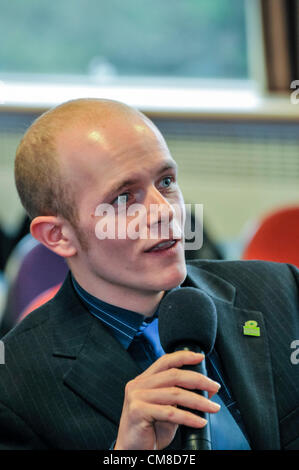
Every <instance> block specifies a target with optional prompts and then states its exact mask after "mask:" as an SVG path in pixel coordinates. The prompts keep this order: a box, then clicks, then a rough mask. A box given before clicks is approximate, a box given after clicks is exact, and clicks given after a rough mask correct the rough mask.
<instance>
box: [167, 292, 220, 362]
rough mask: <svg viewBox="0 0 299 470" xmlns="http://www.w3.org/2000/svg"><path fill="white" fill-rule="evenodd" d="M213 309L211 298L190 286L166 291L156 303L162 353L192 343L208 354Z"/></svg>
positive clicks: (213, 327)
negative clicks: (159, 301) (159, 302)
mask: <svg viewBox="0 0 299 470" xmlns="http://www.w3.org/2000/svg"><path fill="white" fill-rule="evenodd" d="M216 331H217V313H216V307H215V304H214V302H213V301H212V300H211V298H210V297H209V296H208V295H207V294H205V293H204V292H202V291H200V290H199V289H196V288H194V287H181V288H179V289H175V290H173V291H171V292H169V293H168V294H167V295H166V297H165V299H163V300H162V301H161V304H160V307H159V335H160V341H161V345H162V347H163V349H164V351H165V352H166V353H170V352H173V351H174V350H175V349H176V347H178V346H182V345H186V346H187V345H189V344H196V345H197V346H199V347H200V349H201V350H202V351H203V352H204V353H205V354H206V355H208V354H209V353H210V352H211V351H212V349H213V347H214V343H215V338H216Z"/></svg>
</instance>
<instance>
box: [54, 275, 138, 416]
mask: <svg viewBox="0 0 299 470" xmlns="http://www.w3.org/2000/svg"><path fill="white" fill-rule="evenodd" d="M53 302H55V303H56V305H55V314H54V316H53V318H52V325H53V355H54V356H56V357H64V358H65V357H68V358H72V359H74V361H73V363H72V365H71V367H70V368H69V369H68V371H67V372H66V373H65V375H64V377H63V381H64V383H65V385H66V386H68V387H70V388H71V389H72V390H73V391H74V392H75V393H77V394H78V395H80V396H81V398H83V399H84V400H85V401H86V402H88V403H89V404H90V405H92V406H93V407H95V408H96V409H97V410H99V411H100V412H101V413H102V414H104V415H105V416H106V417H107V418H108V419H110V420H112V421H114V422H115V423H118V422H119V419H120V415H121V411H122V404H123V399H124V389H125V385H126V383H127V382H128V381H129V380H131V379H132V378H134V377H136V375H138V374H139V373H140V372H139V370H138V368H137V365H136V364H135V362H134V361H133V360H132V358H131V357H130V355H129V354H128V352H127V351H126V350H125V349H124V348H123V347H122V345H121V344H120V343H119V342H118V341H117V340H116V339H115V338H114V337H113V336H112V335H111V334H110V333H109V332H108V330H107V329H106V327H105V326H104V325H103V324H102V322H101V321H100V320H99V319H97V318H95V317H94V316H93V315H91V314H90V313H89V312H88V311H87V310H86V308H85V307H84V306H83V304H82V303H81V301H80V300H79V298H78V297H77V294H76V293H75V292H74V289H73V287H72V284H71V279H70V276H68V277H67V279H66V281H65V283H64V285H63V287H62V288H61V290H60V291H59V293H58V294H57V296H56V297H55V299H54V300H53Z"/></svg>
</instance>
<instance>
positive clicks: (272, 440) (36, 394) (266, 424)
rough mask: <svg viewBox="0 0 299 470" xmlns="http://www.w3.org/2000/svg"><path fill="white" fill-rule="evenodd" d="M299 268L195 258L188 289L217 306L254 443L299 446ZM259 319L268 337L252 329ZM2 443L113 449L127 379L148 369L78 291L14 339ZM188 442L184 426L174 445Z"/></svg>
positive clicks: (226, 357) (27, 323) (226, 360)
mask: <svg viewBox="0 0 299 470" xmlns="http://www.w3.org/2000/svg"><path fill="white" fill-rule="evenodd" d="M298 282H299V271H298V270H297V269H296V268H295V267H293V266H288V265H283V264H276V263H265V262H258V261H249V262H245V261H231V262H228V261H192V262H191V263H190V264H189V265H188V276H187V278H186V281H185V282H184V284H183V285H184V286H193V287H198V288H199V289H202V290H203V291H205V292H206V293H207V294H209V295H210V296H211V297H212V298H213V300H214V302H215V304H216V307H217V314H218V327H217V339H216V349H217V351H218V353H219V355H220V357H221V360H222V363H223V366H224V369H225V372H226V374H227V376H228V379H229V381H230V387H231V390H232V393H233V395H234V397H235V399H236V400H237V402H238V406H239V409H240V411H241V414H242V417H243V421H244V423H245V427H246V430H247V432H248V435H249V438H250V442H251V446H252V448H253V449H279V448H284V449H298V448H299V365H295V364H292V362H291V360H290V357H291V353H292V352H293V351H292V349H291V348H290V344H291V343H292V341H294V340H296V339H299V321H298V318H299V314H298V312H299V303H298V300H299V298H298ZM247 320H256V321H257V322H258V326H259V327H260V330H261V335H260V337H252V336H244V335H243V325H244V323H245V322H246V321H247ZM4 343H5V354H6V357H5V365H0V449H105V448H106V449H108V448H109V447H110V445H111V443H112V442H113V440H114V439H115V438H116V435H117V428H118V423H119V419H120V415H121V411H122V403H123V398H124V388H125V384H126V383H127V382H128V381H129V380H131V379H132V378H134V377H135V376H136V375H138V373H139V372H138V368H137V366H136V364H135V363H134V361H133V360H132V358H131V357H130V355H129V354H128V352H127V351H125V350H124V349H123V347H122V346H121V345H120V344H119V343H118V341H117V340H116V339H114V338H113V337H112V336H111V334H110V333H109V331H108V330H107V329H106V327H105V326H104V325H103V324H102V323H101V321H100V320H98V319H97V318H95V317H94V316H92V315H91V314H89V313H88V312H87V311H86V309H85V307H84V306H83V305H82V304H81V302H80V301H79V299H78V297H77V295H76V293H75V292H74V290H73V288H72V285H71V281H70V276H68V277H67V279H66V281H65V283H64V285H63V287H62V288H61V290H60V291H59V292H58V294H57V295H56V297H55V298H54V299H53V300H51V301H50V302H49V303H47V304H46V305H44V306H43V307H41V308H39V309H38V310H36V311H35V312H33V313H32V314H30V315H29V316H28V317H27V318H26V319H25V320H24V321H23V322H22V323H21V324H20V325H19V326H17V327H16V328H15V329H14V330H12V331H11V332H10V333H9V334H8V335H6V337H5V338H4ZM172 446H173V448H180V441H179V432H178V433H177V437H176V439H175V440H174V442H173V444H172Z"/></svg>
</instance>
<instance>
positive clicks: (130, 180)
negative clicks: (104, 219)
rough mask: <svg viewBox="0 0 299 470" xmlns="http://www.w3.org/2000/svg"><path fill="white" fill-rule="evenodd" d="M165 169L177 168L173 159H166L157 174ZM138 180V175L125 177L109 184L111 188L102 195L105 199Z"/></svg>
mask: <svg viewBox="0 0 299 470" xmlns="http://www.w3.org/2000/svg"><path fill="white" fill-rule="evenodd" d="M167 170H177V164H176V162H175V161H172V160H170V161H168V162H167V163H165V164H164V165H163V166H162V167H161V168H159V169H158V171H157V174H162V173H164V172H165V171H167ZM139 181H140V177H132V178H128V179H125V180H123V181H119V182H117V183H115V184H113V185H112V186H111V188H110V189H109V190H108V191H106V193H105V195H104V199H106V198H107V197H108V196H110V195H112V194H116V193H118V192H120V191H121V190H122V189H123V188H126V187H129V186H133V185H134V184H136V183H138V182H139Z"/></svg>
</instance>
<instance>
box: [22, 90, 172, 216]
mask: <svg viewBox="0 0 299 470" xmlns="http://www.w3.org/2000/svg"><path fill="white" fill-rule="evenodd" d="M128 127H130V128H131V129H133V130H134V132H147V133H152V134H153V135H156V136H157V137H158V138H159V139H161V140H163V139H162V136H161V135H160V133H159V131H158V130H157V129H156V127H155V126H154V125H153V123H152V122H151V121H150V120H149V119H148V118H146V116H144V115H143V114H142V113H140V112H139V111H137V110H136V109H133V108H131V107H129V106H127V105H125V104H123V103H120V102H117V101H112V100H100V99H79V100H74V101H69V102H67V103H63V104H61V105H60V106H57V107H56V108H54V109H51V110H50V111H47V112H46V113H44V114H43V115H42V116H41V117H39V118H38V119H37V120H36V121H35V122H34V123H33V124H32V125H31V127H30V128H29V129H28V131H27V132H26V134H25V135H24V137H23V139H22V141H21V142H20V145H19V147H18V149H17V154H16V160H15V180H16V186H17V190H18V192H19V196H20V199H21V201H22V204H23V206H24V208H25V209H26V211H27V212H28V214H29V216H30V217H31V218H32V219H33V218H35V217H37V216H40V215H55V216H57V215H61V216H62V217H64V218H66V219H67V220H69V221H70V222H71V223H72V224H73V225H76V222H77V210H76V200H75V195H74V191H73V188H74V173H75V170H76V174H77V175H78V172H79V173H80V172H81V173H82V172H84V168H85V165H84V152H85V149H86V148H87V147H88V146H95V145H97V147H98V149H99V151H100V152H103V154H106V155H107V154H108V153H109V151H110V150H111V146H113V142H114V141H115V139H116V138H121V136H122V134H123V133H125V132H126V129H127V128H128ZM66 148H68V151H66ZM91 174H92V172H91Z"/></svg>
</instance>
